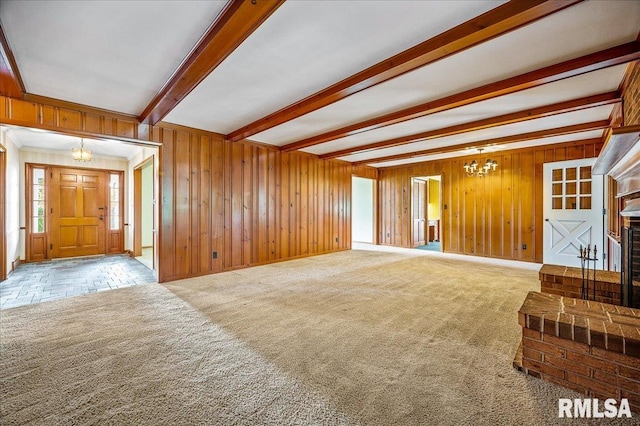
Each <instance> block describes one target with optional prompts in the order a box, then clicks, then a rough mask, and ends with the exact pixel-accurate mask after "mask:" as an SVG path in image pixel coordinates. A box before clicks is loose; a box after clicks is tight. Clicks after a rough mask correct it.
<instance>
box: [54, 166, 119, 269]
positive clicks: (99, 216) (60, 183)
mask: <svg viewBox="0 0 640 426" xmlns="http://www.w3.org/2000/svg"><path fill="white" fill-rule="evenodd" d="M51 170H52V172H51V177H52V178H51V206H52V212H51V233H52V239H51V242H52V257H54V258H56V257H71V256H87V255H93V254H104V253H106V228H105V226H106V218H105V217H104V214H105V208H106V206H107V191H106V185H107V183H108V180H107V172H104V171H98V170H82V169H66V168H55V167H54V168H52V169H51Z"/></svg>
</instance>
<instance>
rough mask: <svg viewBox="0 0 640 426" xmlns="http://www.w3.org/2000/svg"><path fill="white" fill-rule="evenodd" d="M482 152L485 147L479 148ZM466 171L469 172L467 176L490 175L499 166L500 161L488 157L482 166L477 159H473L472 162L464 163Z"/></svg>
mask: <svg viewBox="0 0 640 426" xmlns="http://www.w3.org/2000/svg"><path fill="white" fill-rule="evenodd" d="M478 151H479V152H480V154H482V151H483V149H482V148H478ZM463 167H464V171H465V172H466V173H467V176H469V177H472V176H477V177H483V176H486V175H488V174H489V173H493V172H495V171H496V169H497V168H498V162H497V161H495V160H491V159H489V158H487V161H485V162H484V164H483V165H482V166H480V165H479V164H478V163H477V162H476V160H473V161H472V162H471V164H467V163H464V166H463Z"/></svg>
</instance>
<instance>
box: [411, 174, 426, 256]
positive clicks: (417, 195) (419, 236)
mask: <svg viewBox="0 0 640 426" xmlns="http://www.w3.org/2000/svg"><path fill="white" fill-rule="evenodd" d="M412 198H413V199H412V204H413V246H414V247H417V246H423V245H425V244H426V235H427V232H426V230H427V189H426V182H425V181H423V180H418V179H414V180H413V197H412Z"/></svg>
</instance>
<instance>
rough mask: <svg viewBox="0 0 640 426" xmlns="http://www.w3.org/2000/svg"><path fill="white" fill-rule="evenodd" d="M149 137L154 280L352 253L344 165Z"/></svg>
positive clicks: (167, 133) (215, 140)
mask: <svg viewBox="0 0 640 426" xmlns="http://www.w3.org/2000/svg"><path fill="white" fill-rule="evenodd" d="M153 133H154V135H156V134H158V136H159V141H161V142H162V147H161V148H160V168H161V170H163V173H162V176H161V183H160V188H161V194H160V197H161V200H162V202H161V209H162V210H161V217H162V225H161V233H160V238H159V249H160V262H159V264H160V274H159V275H160V277H159V278H160V280H161V281H170V280H174V279H179V278H184V277H190V276H197V275H204V274H210V273H214V272H220V271H224V270H231V269H237V268H242V267H247V266H252V265H259V264H264V263H269V262H274V261H280V260H285V259H291V258H295V257H301V256H308V255H313V254H319V253H326V252H331V251H336V250H344V249H349V248H350V247H351V211H350V206H351V202H350V200H351V165H349V164H348V163H344V162H338V161H322V160H318V159H317V158H316V157H314V156H310V155H307V154H302V153H281V152H279V151H277V150H273V149H271V148H268V147H264V146H260V145H257V144H252V143H248V142H234V143H231V142H228V141H224V140H223V139H222V137H221V136H214V135H212V134H206V133H202V134H201V133H197V132H189V131H185V130H180V129H178V128H175V129H170V128H160V129H155V128H154V132H153ZM214 252H216V253H217V258H214V255H213V253H214Z"/></svg>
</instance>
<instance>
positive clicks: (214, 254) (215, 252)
mask: <svg viewBox="0 0 640 426" xmlns="http://www.w3.org/2000/svg"><path fill="white" fill-rule="evenodd" d="M213 258H214V259H217V258H218V252H217V251H214V252H213Z"/></svg>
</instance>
